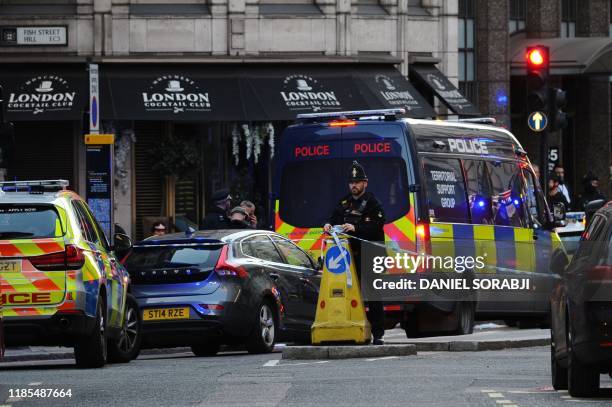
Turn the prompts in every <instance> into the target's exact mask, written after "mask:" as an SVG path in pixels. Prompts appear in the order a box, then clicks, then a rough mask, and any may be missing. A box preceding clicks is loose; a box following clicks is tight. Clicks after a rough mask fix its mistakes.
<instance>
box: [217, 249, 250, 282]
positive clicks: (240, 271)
mask: <svg viewBox="0 0 612 407" xmlns="http://www.w3.org/2000/svg"><path fill="white" fill-rule="evenodd" d="M228 253H229V246H228V245H225V246H223V249H221V254H220V255H219V260H217V265H216V266H215V272H216V273H217V274H218V275H220V276H233V277H247V276H248V275H249V273H248V272H247V271H246V269H245V268H244V267H243V266H239V265H237V264H234V263H232V262H230V261H229V260H228V257H229V255H228Z"/></svg>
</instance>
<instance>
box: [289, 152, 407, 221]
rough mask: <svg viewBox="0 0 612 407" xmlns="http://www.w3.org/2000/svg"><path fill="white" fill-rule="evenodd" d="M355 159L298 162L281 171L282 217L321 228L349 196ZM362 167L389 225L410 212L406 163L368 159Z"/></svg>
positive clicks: (391, 158)
mask: <svg viewBox="0 0 612 407" xmlns="http://www.w3.org/2000/svg"><path fill="white" fill-rule="evenodd" d="M352 161H353V158H346V159H328V160H312V161H298V162H292V163H288V164H287V165H286V166H285V167H284V168H283V171H282V174H283V175H282V178H281V188H280V197H281V199H280V217H281V218H282V219H283V221H285V222H287V223H289V224H291V225H293V226H296V227H302V228H313V227H322V226H323V225H324V224H325V222H327V219H328V218H329V217H330V215H331V214H332V211H333V209H334V207H335V206H336V205H338V203H339V202H340V199H341V198H342V197H343V196H345V195H347V194H348V193H349V189H348V176H349V170H350V168H351V163H352ZM359 163H360V164H361V165H362V166H363V168H364V169H365V172H366V174H367V176H368V179H369V182H368V189H367V191H369V192H372V193H373V194H374V195H375V196H376V198H378V200H379V201H380V202H381V204H382V206H383V209H384V210H385V217H386V219H387V222H393V221H394V220H396V219H399V218H400V217H402V216H404V215H406V213H408V211H409V209H410V202H409V199H408V196H409V193H408V177H407V167H406V162H405V161H404V160H403V159H402V158H399V157H385V158H381V157H366V158H360V159H359Z"/></svg>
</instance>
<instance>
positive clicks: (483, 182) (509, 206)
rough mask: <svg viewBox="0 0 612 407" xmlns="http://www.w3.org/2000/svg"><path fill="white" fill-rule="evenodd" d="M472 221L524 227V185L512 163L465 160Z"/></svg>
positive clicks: (517, 169) (526, 223)
mask: <svg viewBox="0 0 612 407" xmlns="http://www.w3.org/2000/svg"><path fill="white" fill-rule="evenodd" d="M464 168H465V173H466V176H467V191H468V202H469V207H470V212H471V215H472V222H473V223H474V224H488V225H499V226H515V227H527V226H528V225H529V222H528V221H527V215H526V212H525V207H524V201H523V197H524V195H525V187H524V185H523V179H522V176H521V173H520V172H519V167H518V165H516V164H514V163H502V162H489V161H482V160H465V161H464Z"/></svg>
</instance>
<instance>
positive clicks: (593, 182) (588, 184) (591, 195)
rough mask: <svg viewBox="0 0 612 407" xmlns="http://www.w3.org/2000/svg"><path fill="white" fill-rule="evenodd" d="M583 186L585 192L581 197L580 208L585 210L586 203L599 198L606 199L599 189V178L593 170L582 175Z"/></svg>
mask: <svg viewBox="0 0 612 407" xmlns="http://www.w3.org/2000/svg"><path fill="white" fill-rule="evenodd" d="M582 186H583V187H584V193H583V194H582V195H581V196H580V197H579V199H578V200H579V202H578V208H579V209H580V210H584V209H585V206H586V204H588V203H589V202H591V201H597V200H599V199H603V200H604V201H605V200H606V197H605V195H604V194H602V193H601V191H600V190H599V178H598V177H597V176H596V175H595V174H593V173H592V172H590V171H589V172H588V173H586V174H585V175H584V177H582Z"/></svg>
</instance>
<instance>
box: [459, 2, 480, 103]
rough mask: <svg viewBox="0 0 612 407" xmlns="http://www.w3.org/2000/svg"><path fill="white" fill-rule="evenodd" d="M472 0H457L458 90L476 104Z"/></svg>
mask: <svg viewBox="0 0 612 407" xmlns="http://www.w3.org/2000/svg"><path fill="white" fill-rule="evenodd" d="M475 33H476V30H475V19H474V0H459V38H458V41H459V53H458V59H459V90H460V91H461V93H462V94H463V95H465V97H466V98H467V99H468V100H469V101H470V102H472V103H473V104H477V97H476V95H477V86H476V46H475Z"/></svg>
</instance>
